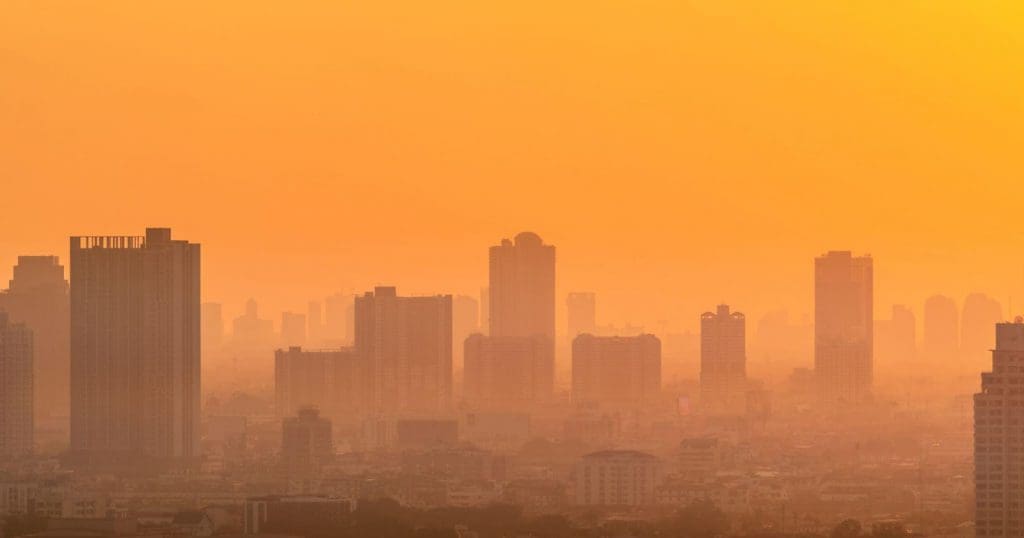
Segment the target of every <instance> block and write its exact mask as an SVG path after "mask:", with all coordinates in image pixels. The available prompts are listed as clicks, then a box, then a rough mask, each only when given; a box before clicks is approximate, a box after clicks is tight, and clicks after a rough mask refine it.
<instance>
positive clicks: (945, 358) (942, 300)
mask: <svg viewBox="0 0 1024 538" xmlns="http://www.w3.org/2000/svg"><path fill="white" fill-rule="evenodd" d="M921 347H922V351H923V352H924V359H925V360H926V361H928V362H930V363H935V364H953V363H954V362H955V361H956V358H957V355H958V354H959V349H960V330H959V316H958V314H957V309H956V302H955V301H953V299H950V298H949V297H945V296H942V295H933V296H931V297H929V298H928V299H927V300H926V301H925V302H924V335H923V338H922V342H921Z"/></svg>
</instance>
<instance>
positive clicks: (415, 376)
mask: <svg viewBox="0 0 1024 538" xmlns="http://www.w3.org/2000/svg"><path fill="white" fill-rule="evenodd" d="M355 317H356V327H355V332H356V340H355V351H356V353H357V354H358V355H359V356H360V357H361V358H362V359H363V360H366V361H367V368H368V370H369V372H368V380H367V383H368V386H369V387H370V394H372V395H373V408H374V409H375V410H377V411H378V412H381V413H386V414H392V413H396V414H412V413H416V414H420V413H422V414H435V413H437V412H440V411H445V410H447V409H448V407H449V405H450V404H451V398H452V297H451V295H437V296H431V297H399V296H398V294H397V292H396V291H395V288H393V287H377V288H375V289H374V290H373V291H372V292H367V293H366V294H364V295H362V296H361V297H356V302H355Z"/></svg>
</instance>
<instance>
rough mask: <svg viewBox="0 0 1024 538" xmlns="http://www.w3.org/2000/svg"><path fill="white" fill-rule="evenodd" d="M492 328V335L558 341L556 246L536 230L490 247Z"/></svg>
mask: <svg viewBox="0 0 1024 538" xmlns="http://www.w3.org/2000/svg"><path fill="white" fill-rule="evenodd" d="M490 328H491V330H490V335H491V336H535V335H544V336H547V337H548V338H549V339H550V340H551V342H554V341H555V247H553V246H551V245H545V244H544V242H543V241H542V240H541V238H540V237H539V236H538V235H537V234H535V233H530V232H523V233H521V234H519V235H517V236H516V237H515V242H514V243H513V242H512V241H510V240H508V239H503V240H502V241H501V245H499V246H494V247H491V249H490ZM552 345H553V344H552Z"/></svg>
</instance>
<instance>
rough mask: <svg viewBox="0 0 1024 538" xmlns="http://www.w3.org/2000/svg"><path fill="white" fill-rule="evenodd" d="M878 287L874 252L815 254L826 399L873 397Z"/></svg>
mask: <svg viewBox="0 0 1024 538" xmlns="http://www.w3.org/2000/svg"><path fill="white" fill-rule="evenodd" d="M873 287H874V283H873V263H872V259H871V257H869V256H856V257H855V256H853V255H852V254H851V253H850V252H847V251H832V252H829V253H827V254H825V255H824V256H821V257H818V258H816V259H815V260H814V370H815V374H816V376H817V383H818V390H819V397H820V398H821V399H822V401H826V402H831V403H844V404H857V403H862V402H865V401H867V400H869V399H870V397H871V386H872V379H873V377H874V371H873V368H874V364H873V345H874V344H873V332H874V311H873V302H872V301H873Z"/></svg>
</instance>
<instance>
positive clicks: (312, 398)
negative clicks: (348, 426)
mask: <svg viewBox="0 0 1024 538" xmlns="http://www.w3.org/2000/svg"><path fill="white" fill-rule="evenodd" d="M367 375H368V371H367V368H366V365H365V364H364V361H361V360H360V358H359V356H358V355H357V354H356V353H355V351H354V350H353V349H352V348H340V349H325V350H305V349H302V348H301V347H290V348H288V349H279V350H277V351H276V352H275V353H274V395H275V404H276V408H277V414H278V416H279V417H282V418H283V417H288V416H291V415H294V414H295V413H297V412H299V410H300V409H302V408H303V407H308V406H313V407H316V408H317V409H319V410H320V411H321V413H322V414H323V415H324V416H325V417H327V418H329V419H331V420H332V421H334V422H340V421H344V420H346V419H347V420H352V419H354V418H356V417H358V416H360V415H361V414H362V413H364V412H366V411H367V410H368V408H367V404H368V403H369V397H368V394H367V391H366V386H367V383H368V378H367Z"/></svg>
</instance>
